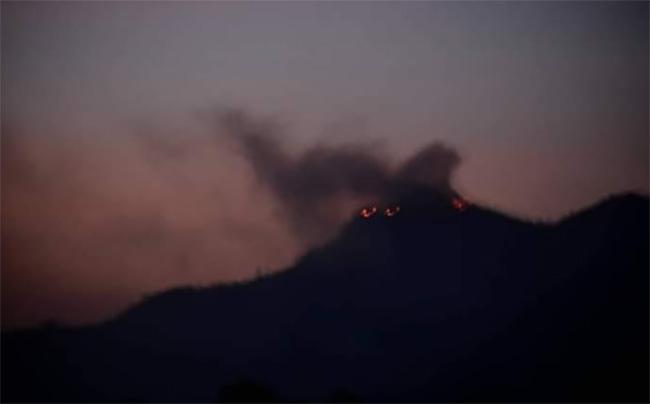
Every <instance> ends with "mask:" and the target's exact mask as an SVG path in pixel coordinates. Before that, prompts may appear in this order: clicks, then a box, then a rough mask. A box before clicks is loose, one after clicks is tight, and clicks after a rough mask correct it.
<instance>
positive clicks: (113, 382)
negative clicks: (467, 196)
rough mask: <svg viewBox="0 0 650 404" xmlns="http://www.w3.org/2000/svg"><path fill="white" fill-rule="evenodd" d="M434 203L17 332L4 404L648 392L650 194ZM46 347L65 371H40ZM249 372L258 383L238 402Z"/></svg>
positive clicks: (409, 206)
mask: <svg viewBox="0 0 650 404" xmlns="http://www.w3.org/2000/svg"><path fill="white" fill-rule="evenodd" d="M430 196H431V195H429V196H426V197H423V196H422V195H419V196H417V197H416V198H415V199H416V200H415V201H410V200H409V199H408V198H406V199H404V200H402V201H400V205H401V206H402V210H401V211H400V212H399V214H398V215H396V216H395V217H393V218H390V219H389V218H385V217H383V216H377V217H373V218H372V219H368V220H367V219H362V218H356V219H354V220H352V221H351V222H349V223H348V224H347V225H346V226H344V228H343V229H342V230H341V232H340V233H339V235H338V237H337V238H335V239H334V240H332V241H331V242H329V243H327V244H325V245H323V246H322V247H320V248H317V249H315V250H312V251H311V252H309V253H307V254H305V255H304V256H302V257H301V258H299V259H298V260H297V261H296V263H295V264H294V265H293V266H292V267H291V268H290V269H288V270H285V271H281V272H278V273H274V274H269V275H268V276H265V277H263V278H260V279H256V280H251V281H249V282H245V283H240V284H236V285H230V286H227V285H218V286H214V287H209V288H197V289H190V288H184V289H183V288H179V289H173V290H170V291H166V292H163V293H161V294H158V295H156V296H154V297H150V298H148V299H146V300H144V301H143V302H141V303H140V304H136V305H134V306H133V307H131V308H129V309H127V310H126V311H125V312H123V313H121V314H119V315H118V316H116V317H115V318H114V319H111V320H109V321H106V322H102V323H99V324H96V325H93V326H88V327H82V328H79V329H66V328H62V329H53V330H49V331H48V330H40V331H38V330H31V331H25V332H13V333H4V334H3V337H4V338H3V351H5V352H6V351H7V349H6V348H8V347H10V348H12V350H13V352H12V354H11V355H10V358H8V359H5V355H3V368H6V369H13V370H10V371H9V373H10V375H9V376H5V374H6V373H8V372H7V371H6V370H5V372H3V386H7V388H5V389H3V399H5V398H9V399H10V400H11V401H23V400H24V399H25V398H26V399H28V400H33V399H38V401H48V398H52V397H55V398H65V399H66V401H68V400H72V401H75V399H81V400H82V401H83V400H84V399H86V400H90V401H97V398H98V397H99V398H106V399H107V400H109V401H119V400H121V399H125V398H133V397H135V398H138V399H146V400H153V401H194V400H196V401H212V400H214V399H221V400H226V401H232V399H233V398H234V399H235V400H237V399H245V398H246V394H252V393H251V391H253V392H254V391H258V392H259V390H260V389H257V390H255V386H257V387H259V386H264V387H265V388H266V389H262V390H263V391H265V392H266V394H267V396H266V397H267V398H275V399H281V400H316V401H323V400H325V401H328V400H331V399H332V397H335V396H337V394H338V393H341V394H343V393H345V394H343V396H344V397H348V400H349V399H350V397H352V398H353V400H352V401H357V400H369V401H394V400H404V401H422V400H424V401H491V400H492V401H493V400H496V401H511V400H514V401H522V400H523V401H530V400H533V401H558V400H559V401H572V400H575V399H578V400H596V401H602V399H603V398H606V399H613V400H614V401H638V400H639V399H640V400H641V401H643V400H645V399H647V380H648V377H647V375H648V372H647V360H644V359H643V358H646V359H647V356H648V355H647V353H648V347H647V341H648V328H647V321H648V308H647V296H648V293H647V285H648V253H647V252H648V199H647V198H645V197H641V196H635V195H632V194H626V195H622V196H617V197H612V198H608V199H607V200H605V201H603V202H601V203H598V204H596V205H594V206H592V207H591V208H588V209H585V210H583V211H581V212H578V213H576V214H574V215H571V216H570V217H568V218H566V219H565V220H562V221H560V222H558V223H555V224H531V223H526V222H524V221H520V220H517V219H515V218H511V217H508V216H505V215H502V214H500V213H498V212H496V211H492V210H489V209H484V208H482V207H480V206H475V205H470V206H469V207H468V208H467V209H464V210H463V211H456V210H454V209H452V208H451V207H450V206H449V205H448V203H447V204H446V203H445V201H448V199H445V197H440V195H437V196H435V195H434V196H433V199H430V198H429V197H430ZM434 199H435V201H436V202H435V203H433V201H434ZM415 202H418V203H415ZM427 208H431V209H427ZM627 238H629V239H627ZM612 327H615V328H617V331H616V332H615V331H613V329H612ZM619 332H621V333H623V332H625V333H627V334H628V335H627V336H623V335H619ZM592 334H593V335H592ZM588 335H592V336H591V337H590V338H591V339H587V340H585V338H586V336H588ZM5 340H8V341H9V342H5ZM26 341H27V342H26ZM644 341H645V342H644ZM605 342H609V343H612V344H614V345H612V346H611V347H608V349H609V351H607V350H603V348H602V346H601V345H602V344H604V343H605ZM531 344H533V345H531ZM531 346H533V347H534V348H531ZM52 347H55V349H54V348H52ZM599 349H600V350H601V351H602V352H600V353H599V354H598V355H599V356H597V357H593V355H594V354H595V353H596V352H598V350H599ZM34 352H37V353H38V355H37V354H35V353H34ZM52 352H54V353H52ZM644 354H645V355H644ZM39 355H44V356H45V357H46V358H50V359H51V361H50V362H51V366H52V367H53V369H52V371H50V372H47V371H46V372H44V373H45V374H48V375H51V374H53V373H57V376H56V377H55V378H54V381H52V380H44V377H43V376H38V374H40V373H38V374H35V369H36V368H38V365H39V364H42V358H41V357H40V356H39ZM56 355H61V356H60V357H58V356H56ZM89 358H90V359H89ZM639 358H640V359H639ZM600 360H602V363H601V362H600ZM120 363H124V364H125V365H128V366H127V367H128V368H130V369H128V370H127V369H125V367H124V366H125V365H123V366H121V367H120V368H121V369H120V371H115V370H110V369H107V368H114V367H118V366H116V365H117V364H120ZM554 363H559V364H561V367H562V369H553V366H554ZM98 364H102V366H99V365H98ZM538 364H542V365H543V366H541V367H540V366H538ZM109 365H110V366H109ZM644 365H645V366H644ZM179 368H182V369H183V371H180V370H179ZM16 369H17V370H16ZM79 369H82V370H83V371H82V373H83V376H80V375H79ZM626 369H627V370H630V371H629V372H625V371H624V370H626ZM12 371H13V372H16V373H14V374H13V375H11V372H12ZM623 374H624V375H626V377H627V379H626V378H623V377H622V376H621V375H623ZM142 375H144V376H142ZM57 377H60V378H61V379H62V380H59V379H57ZM138 378H140V379H142V378H144V382H143V381H142V380H140V381H139V382H138V383H136V382H134V381H133V380H135V379H138ZM80 380H81V381H83V383H80ZM242 380H244V381H245V380H249V381H250V380H252V381H253V382H252V386H253V387H251V386H250V385H249V387H248V388H244V390H243V391H239V390H237V389H234V391H236V392H237V391H239V392H238V393H236V394H235V396H234V397H233V396H232V394H233V393H232V391H233V388H232V386H233V385H234V386H238V384H237V383H239V382H240V381H242ZM26 381H29V382H30V383H32V384H34V383H35V384H36V385H38V386H41V390H42V391H45V392H46V393H34V392H29V391H28V388H27V386H26V384H27V382H26ZM161 382H162V384H165V385H169V386H167V387H166V388H163V389H162V390H156V388H155V387H154V386H157V385H159V384H161ZM62 386H72V387H62ZM172 386H175V387H172ZM7 390H9V392H8V393H7V392H6V391H7ZM270 392H273V393H272V395H270V396H269V394H271V393H270ZM337 392H338V393H337ZM39 394H40V395H39ZM228 394H231V395H230V396H229V395H228ZM258 398H259V397H258ZM253 401H260V400H253ZM262 401H265V400H262ZM606 401H609V400H606Z"/></svg>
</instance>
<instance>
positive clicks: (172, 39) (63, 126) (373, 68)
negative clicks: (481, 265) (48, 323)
mask: <svg viewBox="0 0 650 404" xmlns="http://www.w3.org/2000/svg"><path fill="white" fill-rule="evenodd" d="M1 12H2V28H1V29H2V38H1V39H2V60H1V66H2V83H1V84H2V132H3V133H2V134H3V150H2V159H3V201H2V202H3V207H2V219H3V264H4V265H3V271H2V279H3V286H2V287H3V324H5V325H6V324H29V323H34V322H38V321H42V320H44V319H47V318H50V317H54V318H57V319H62V320H65V321H73V322H78V321H88V320H92V319H96V318H100V317H102V316H106V315H109V314H110V313H113V312H114V311H115V310H117V309H119V308H121V307H124V305H125V304H127V303H129V302H131V301H133V299H136V298H137V297H138V296H140V295H141V294H142V293H143V292H152V291H155V290H158V289H160V288H165V287H169V286H173V285H180V284H205V283H210V282H218V281H223V280H232V279H240V278H242V277H246V276H250V275H251V274H254V273H255V272H256V271H257V270H258V268H260V267H262V268H264V269H266V268H276V267H280V266H282V265H285V264H287V263H289V262H291V260H292V259H293V258H294V257H295V255H296V254H297V253H298V252H299V251H301V249H302V248H303V247H301V246H300V243H299V242H297V241H296V240H295V239H294V238H293V237H292V236H291V234H289V232H288V231H287V229H286V226H285V225H284V224H283V223H282V222H281V220H278V218H277V214H276V213H277V206H274V200H273V197H272V195H270V194H269V193H268V192H266V190H265V189H264V187H259V186H256V182H255V176H254V174H253V172H252V170H251V169H250V167H248V166H247V164H246V162H245V161H244V160H242V158H241V156H238V154H237V153H236V152H235V151H233V149H231V148H230V146H229V145H228V144H227V142H221V141H216V142H215V141H214V137H215V136H214V132H215V131H217V129H215V127H214V125H213V122H210V121H209V120H207V119H205V117H206V116H209V113H210V111H214V110H215V108H217V107H233V106H234V107H240V108H243V109H245V110H247V111H249V112H250V113H251V114H252V115H253V116H260V117H262V118H265V117H266V118H269V117H270V118H273V119H275V120H277V121H279V122H281V124H282V125H283V129H282V131H281V133H282V134H281V137H282V141H283V142H284V143H286V145H287V147H288V148H290V149H293V150H300V149H303V148H307V147H310V146H311V145H314V144H317V143H318V144H323V143H326V144H327V143H332V144H342V143H347V142H355V143H363V144H367V145H368V146H366V147H369V148H373V149H376V150H377V152H378V153H383V154H384V155H386V156H387V158H389V159H392V160H398V159H400V158H403V157H404V156H406V155H407V154H408V153H412V152H413V151H414V150H416V149H418V148H420V147H421V146H423V145H425V144H427V143H430V142H431V141H435V140H440V141H442V142H443V143H445V144H447V145H450V146H452V147H454V148H456V150H457V151H458V153H459V154H460V155H461V157H462V163H461V165H460V166H459V168H458V171H457V173H456V176H455V177H454V182H453V183H454V186H455V187H456V188H457V189H458V190H459V191H460V192H462V193H463V194H465V195H466V197H468V198H469V199H471V200H474V201H476V202H478V203H483V204H487V205H490V206H494V207H497V208H499V209H502V210H505V211H507V212H509V213H513V214H515V215H518V216H522V217H528V218H542V219H543V218H547V219H554V218H558V217H561V216H562V215H565V214H567V213H569V212H571V211H574V210H576V209H579V208H580V207H583V206H586V205H588V204H590V203H593V202H594V201H596V200H598V199H599V198H601V197H603V196H604V195H608V194H611V193H615V192H621V191H627V190H636V191H640V192H644V193H647V192H648V164H649V162H648V155H649V146H648V138H649V130H648V111H649V103H648V89H649V82H648V71H649V66H648V36H649V32H648V21H649V14H648V3H647V2H476V3H474V2H456V3H451V2H449V3H448V2H244V3H235V2H180V1H178V2H56V1H52V2H44V3H39V2H8V1H3V2H2V5H1ZM217 137H218V136H217ZM12 170H13V172H12Z"/></svg>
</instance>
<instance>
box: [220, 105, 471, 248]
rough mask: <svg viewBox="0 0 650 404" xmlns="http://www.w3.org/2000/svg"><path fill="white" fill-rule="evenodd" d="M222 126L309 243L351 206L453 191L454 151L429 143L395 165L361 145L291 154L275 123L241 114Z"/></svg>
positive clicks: (228, 116)
mask: <svg viewBox="0 0 650 404" xmlns="http://www.w3.org/2000/svg"><path fill="white" fill-rule="evenodd" d="M219 119H220V124H221V125H222V127H223V129H225V132H226V133H227V134H228V135H229V136H230V137H231V138H232V139H234V140H235V142H236V143H237V145H238V146H239V147H240V150H241V152H242V154H243V156H244V157H245V159H246V160H247V161H248V162H249V163H250V164H251V166H252V167H253V169H254V172H255V175H256V177H257V178H258V180H259V181H260V182H261V183H263V184H264V185H266V186H267V187H268V188H269V189H270V191H271V192H272V194H273V195H275V197H276V198H277V199H278V201H279V202H280V205H281V209H282V213H283V216H284V217H285V219H286V220H287V221H288V223H289V225H290V227H291V229H292V230H293V231H294V233H295V234H296V235H298V236H299V237H301V238H306V239H307V241H315V240H318V239H322V238H326V237H327V236H329V235H331V232H332V231H333V230H334V229H335V228H337V227H338V225H340V223H341V221H343V220H345V219H347V218H349V216H350V208H351V207H352V206H354V205H355V203H356V204H359V203H364V202H365V203H367V202H369V201H387V200H389V199H394V198H399V193H400V192H401V191H403V190H404V189H408V188H409V187H411V186H415V185H420V186H422V185H424V186H428V187H431V188H434V189H436V190H438V191H440V192H444V193H448V192H450V191H451V176H452V174H453V171H454V169H455V168H456V167H457V166H458V164H459V163H460V157H459V155H458V153H457V152H456V151H455V150H453V149H451V148H449V147H447V146H445V145H443V144H440V143H432V144H429V145H427V146H425V147H423V148H422V149H420V150H419V151H418V152H416V153H415V154H413V155H412V156H411V157H409V158H408V159H406V160H405V161H404V162H402V163H401V164H399V165H398V166H397V167H391V165H390V164H389V162H387V161H386V160H385V159H383V158H381V157H380V156H378V155H377V154H376V153H373V150H372V148H369V147H365V148H364V147H363V146H359V145H346V146H326V145H319V146H315V147H312V148H310V149H308V150H306V151H304V152H302V153H300V154H297V155H295V154H290V153H288V152H287V150H286V149H285V148H284V147H283V144H282V143H281V141H280V134H279V129H278V127H277V126H276V125H274V123H273V122H269V121H261V120H254V119H252V118H251V117H250V116H249V115H248V114H246V113H245V112H243V111H240V110H230V111H227V112H223V113H221V114H220V115H219Z"/></svg>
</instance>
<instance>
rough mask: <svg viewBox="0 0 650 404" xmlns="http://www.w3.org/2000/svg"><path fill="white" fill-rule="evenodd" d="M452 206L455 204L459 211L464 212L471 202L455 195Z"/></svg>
mask: <svg viewBox="0 0 650 404" xmlns="http://www.w3.org/2000/svg"><path fill="white" fill-rule="evenodd" d="M451 206H453V207H454V209H456V210H457V211H459V212H462V211H464V210H465V209H467V208H468V207H469V202H467V201H466V200H465V199H463V198H461V197H460V196H455V197H453V198H452V200H451Z"/></svg>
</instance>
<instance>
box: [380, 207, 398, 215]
mask: <svg viewBox="0 0 650 404" xmlns="http://www.w3.org/2000/svg"><path fill="white" fill-rule="evenodd" d="M399 210H400V209H399V206H397V205H395V206H389V207H388V208H386V210H384V216H386V217H393V216H395V215H396V214H397V213H398V212H399Z"/></svg>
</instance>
